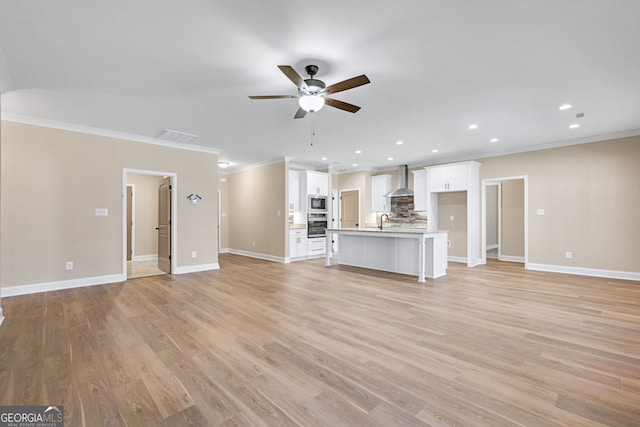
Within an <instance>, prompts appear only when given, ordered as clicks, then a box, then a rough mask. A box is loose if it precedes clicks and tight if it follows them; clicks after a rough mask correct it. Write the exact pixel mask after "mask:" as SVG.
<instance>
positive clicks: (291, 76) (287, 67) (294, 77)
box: [278, 65, 307, 88]
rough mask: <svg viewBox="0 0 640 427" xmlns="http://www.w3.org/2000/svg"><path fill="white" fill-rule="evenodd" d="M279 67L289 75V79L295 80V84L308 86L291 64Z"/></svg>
mask: <svg viewBox="0 0 640 427" xmlns="http://www.w3.org/2000/svg"><path fill="white" fill-rule="evenodd" d="M278 68H280V71H282V72H283V73H284V75H285V76H287V77H288V78H289V80H291V81H292V82H293V84H294V85H296V86H298V87H299V88H300V87H305V88H306V87H307V84H306V83H305V82H304V79H303V78H302V77H301V76H300V74H298V72H297V71H296V70H294V69H293V67H291V66H290V65H278Z"/></svg>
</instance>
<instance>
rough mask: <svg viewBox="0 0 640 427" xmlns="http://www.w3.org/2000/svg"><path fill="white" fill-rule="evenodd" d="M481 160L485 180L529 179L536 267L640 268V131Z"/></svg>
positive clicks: (532, 259) (531, 256) (531, 255)
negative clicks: (634, 134)
mask: <svg viewBox="0 0 640 427" xmlns="http://www.w3.org/2000/svg"><path fill="white" fill-rule="evenodd" d="M478 161H479V162H481V163H482V167H481V168H480V178H481V179H498V178H505V177H516V176H528V197H529V200H528V209H529V211H528V212H527V214H528V218H529V230H528V235H529V245H528V246H529V251H528V261H529V264H532V263H533V264H538V265H543V266H549V265H550V266H560V267H573V268H588V269H598V270H607V271H617V272H633V273H640V264H639V263H638V259H640V221H638V212H640V192H639V191H638V188H637V187H638V183H639V182H640V168H639V167H638V164H640V136H632V137H627V138H620V139H614V140H608V141H600V142H592V143H587V144H579V145H571V146H566V147H560V148H553V149H547V150H539V151H531V152H526V153H519V154H511V155H504V156H498V157H488V158H483V159H478ZM538 209H544V212H545V213H544V215H537V210H538ZM567 251H571V252H572V253H573V257H572V258H571V259H566V258H565V257H564V254H565V252H567Z"/></svg>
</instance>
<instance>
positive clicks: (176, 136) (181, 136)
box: [158, 129, 200, 143]
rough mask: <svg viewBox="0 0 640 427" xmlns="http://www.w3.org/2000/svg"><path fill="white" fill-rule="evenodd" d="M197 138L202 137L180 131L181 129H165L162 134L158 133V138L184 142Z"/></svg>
mask: <svg viewBox="0 0 640 427" xmlns="http://www.w3.org/2000/svg"><path fill="white" fill-rule="evenodd" d="M197 138H200V137H199V136H198V135H194V134H192V133H186V132H180V131H177V130H171V129H165V130H164V131H163V132H162V133H161V134H160V135H158V139H164V140H165V141H173V142H182V143H186V142H191V141H193V140H194V139H197Z"/></svg>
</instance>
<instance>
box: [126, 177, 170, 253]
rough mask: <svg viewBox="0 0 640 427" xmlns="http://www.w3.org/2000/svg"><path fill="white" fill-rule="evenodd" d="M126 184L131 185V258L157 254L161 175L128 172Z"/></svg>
mask: <svg viewBox="0 0 640 427" xmlns="http://www.w3.org/2000/svg"><path fill="white" fill-rule="evenodd" d="M127 184H131V185H133V197H134V206H135V209H134V213H133V215H134V218H133V224H134V235H133V241H134V243H133V259H134V260H135V258H136V257H144V256H149V255H158V231H157V230H156V227H157V226H158V188H159V187H160V184H162V176H154V175H138V174H129V176H128V179H127Z"/></svg>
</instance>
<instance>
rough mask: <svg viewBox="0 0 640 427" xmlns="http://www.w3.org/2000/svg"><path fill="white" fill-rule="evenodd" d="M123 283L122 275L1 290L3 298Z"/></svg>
mask: <svg viewBox="0 0 640 427" xmlns="http://www.w3.org/2000/svg"><path fill="white" fill-rule="evenodd" d="M118 282H124V276H123V275H122V274H111V275H108V276H97V277H83V278H81V279H73V280H61V281H57V282H48V283H35V284H32V285H22V286H8V287H3V288H2V296H3V297H14V296H18V295H27V294H37V293H39V292H51V291H59V290H62V289H72V288H82V287H84V286H95V285H106V284H108V283H118Z"/></svg>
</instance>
